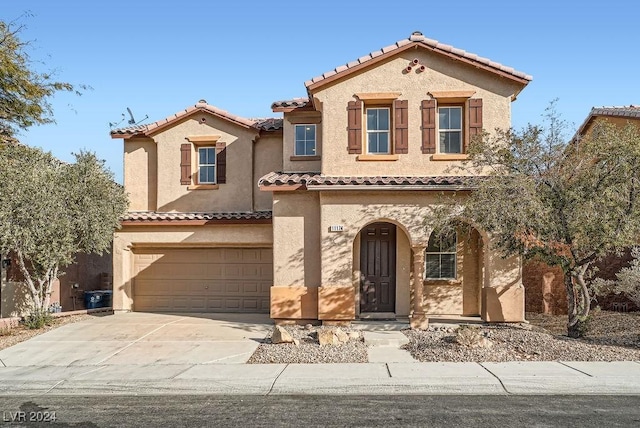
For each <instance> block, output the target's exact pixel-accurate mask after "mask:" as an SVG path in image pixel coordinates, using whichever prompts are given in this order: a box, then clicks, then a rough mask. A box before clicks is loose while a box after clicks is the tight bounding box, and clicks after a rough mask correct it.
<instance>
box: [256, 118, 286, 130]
mask: <svg viewBox="0 0 640 428" xmlns="http://www.w3.org/2000/svg"><path fill="white" fill-rule="evenodd" d="M252 120H253V121H254V124H253V126H254V127H255V128H258V129H260V130H263V131H277V130H279V129H282V118H276V117H269V118H266V119H252Z"/></svg>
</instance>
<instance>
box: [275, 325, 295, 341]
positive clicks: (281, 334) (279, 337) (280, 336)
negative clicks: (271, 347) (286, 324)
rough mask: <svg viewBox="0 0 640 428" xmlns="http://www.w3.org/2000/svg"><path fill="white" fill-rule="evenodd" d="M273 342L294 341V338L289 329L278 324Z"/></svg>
mask: <svg viewBox="0 0 640 428" xmlns="http://www.w3.org/2000/svg"><path fill="white" fill-rule="evenodd" d="M271 343H294V340H293V336H291V334H289V332H288V331H287V330H285V329H284V328H283V327H281V326H279V325H277V326H276V328H275V329H274V330H273V334H272V335H271Z"/></svg>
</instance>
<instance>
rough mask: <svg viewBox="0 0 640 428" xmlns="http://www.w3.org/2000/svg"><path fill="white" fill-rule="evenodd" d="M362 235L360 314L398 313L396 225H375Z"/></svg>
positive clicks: (362, 232) (371, 225)
mask: <svg viewBox="0 0 640 428" xmlns="http://www.w3.org/2000/svg"><path fill="white" fill-rule="evenodd" d="M360 235H361V237H360V272H361V275H360V312H395V311H396V226H395V225H393V224H390V223H373V224H370V225H368V226H366V227H365V228H364V229H362V231H361V232H360Z"/></svg>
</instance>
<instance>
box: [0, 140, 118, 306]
mask: <svg viewBox="0 0 640 428" xmlns="http://www.w3.org/2000/svg"><path fill="white" fill-rule="evenodd" d="M3 143H9V144H20V142H19V141H18V140H17V139H15V138H9V139H7V138H6V137H5V139H4V141H3ZM112 270H113V258H112V257H111V254H110V253H104V254H102V255H99V254H84V253H78V254H76V255H75V262H74V263H72V264H71V265H69V266H66V267H65V268H63V269H62V272H61V275H60V277H59V278H58V279H57V280H56V281H55V282H54V283H53V286H52V290H51V303H52V304H57V305H59V306H60V307H61V308H62V311H63V312H67V311H73V310H78V309H85V305H84V292H85V291H93V290H107V289H109V290H110V289H111V288H112V284H111V277H112ZM23 280H24V277H23V275H22V273H21V272H20V270H19V268H18V263H17V261H16V259H15V258H14V257H12V254H2V253H0V318H9V317H14V316H24V315H26V314H27V313H28V312H29V310H30V307H29V300H28V299H29V298H28V293H29V292H28V290H27V287H26V286H25V284H24V282H23ZM57 305H56V306H57Z"/></svg>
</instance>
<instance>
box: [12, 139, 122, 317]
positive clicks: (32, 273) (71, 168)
mask: <svg viewBox="0 0 640 428" xmlns="http://www.w3.org/2000/svg"><path fill="white" fill-rule="evenodd" d="M75 156H76V162H75V163H73V164H67V163H63V162H60V161H59V160H57V159H56V158H54V157H53V156H52V155H51V154H50V153H46V152H44V151H42V150H41V149H37V148H31V147H28V146H24V145H21V144H10V145H5V146H4V147H3V148H2V149H1V150H0V183H1V185H0V250H2V252H8V251H11V252H13V253H14V254H15V256H16V263H17V266H18V268H19V269H20V271H21V272H22V274H23V275H24V277H25V286H26V287H27V288H28V294H29V296H30V297H31V300H32V304H33V311H34V313H35V314H44V313H45V312H46V310H47V309H48V307H49V298H50V295H51V287H52V284H53V281H54V280H55V279H56V278H57V277H58V276H59V274H60V269H63V268H64V267H65V266H68V265H69V264H71V263H72V262H73V261H74V256H75V254H77V253H80V252H83V253H98V254H101V253H103V252H104V251H105V250H108V248H109V247H110V244H111V242H112V238H113V232H114V230H115V229H117V228H119V226H120V223H119V219H120V217H121V216H122V215H123V214H124V213H125V211H126V210H127V206H128V201H127V197H126V195H125V193H124V189H123V188H122V186H120V185H118V184H117V183H115V182H114V181H113V174H112V173H111V172H110V171H109V170H108V169H106V168H105V166H104V161H101V160H99V159H97V158H96V156H95V155H94V154H93V153H89V152H81V153H79V154H76V155H75Z"/></svg>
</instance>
